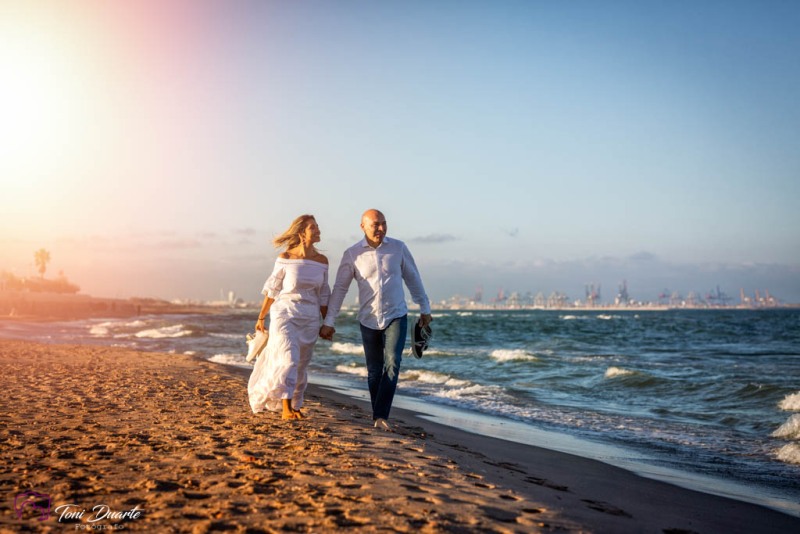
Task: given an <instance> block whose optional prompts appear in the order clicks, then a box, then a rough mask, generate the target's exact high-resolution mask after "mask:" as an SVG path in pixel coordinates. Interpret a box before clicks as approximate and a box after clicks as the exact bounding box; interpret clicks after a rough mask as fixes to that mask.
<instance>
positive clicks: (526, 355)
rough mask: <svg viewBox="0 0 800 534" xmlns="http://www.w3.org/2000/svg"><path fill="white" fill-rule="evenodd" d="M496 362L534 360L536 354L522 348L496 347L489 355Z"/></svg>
mask: <svg viewBox="0 0 800 534" xmlns="http://www.w3.org/2000/svg"><path fill="white" fill-rule="evenodd" d="M489 356H491V357H492V358H494V359H495V360H497V361H498V362H520V361H535V360H538V358H537V357H536V356H534V355H533V354H531V353H530V352H527V351H524V350H522V349H514V350H509V349H496V350H493V351H492V353H491V354H490V355H489Z"/></svg>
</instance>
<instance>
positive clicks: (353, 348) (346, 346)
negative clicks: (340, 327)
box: [331, 343, 364, 354]
mask: <svg viewBox="0 0 800 534" xmlns="http://www.w3.org/2000/svg"><path fill="white" fill-rule="evenodd" d="M331 350H332V351H333V352H338V353H339V354H364V347H363V346H362V345H358V344H357V343H331Z"/></svg>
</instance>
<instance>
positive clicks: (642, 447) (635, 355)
mask: <svg viewBox="0 0 800 534" xmlns="http://www.w3.org/2000/svg"><path fill="white" fill-rule="evenodd" d="M256 313H257V311H256V310H221V311H220V312H219V313H217V314H212V315H152V316H141V317H136V318H127V319H91V320H81V321H69V322H58V323H46V324H43V323H39V324H35V325H31V324H24V323H15V322H0V337H7V338H8V337H10V338H20V339H29V340H32V341H41V342H49V343H81V344H101V345H113V346H122V347H129V348H134V349H140V350H147V351H158V352H168V353H175V354H192V355H196V356H197V357H200V358H205V359H208V360H210V361H213V362H217V363H219V364H221V365H233V366H240V367H250V365H249V364H247V363H246V362H245V360H244V357H245V354H246V349H247V347H246V344H245V335H246V334H247V333H248V332H251V331H252V329H253V325H254V319H255V317H256ZM433 316H434V322H433V324H432V326H433V329H434V337H433V339H432V342H431V347H430V349H429V350H428V351H427V352H426V353H425V355H424V357H423V358H422V359H416V358H414V357H413V356H412V355H411V354H410V353H408V351H407V352H406V355H404V358H403V364H402V369H401V375H400V386H399V389H398V394H399V396H398V397H397V400H396V401H395V405H396V406H400V407H409V408H411V409H415V410H421V411H423V412H425V413H428V414H431V416H432V417H435V418H436V419H437V420H438V421H440V422H444V423H446V424H457V425H459V426H462V427H464V429H465V430H468V431H472V432H479V433H486V434H489V435H494V436H497V437H504V438H506V439H512V440H515V441H521V442H524V443H528V444H531V445H541V446H545V447H548V448H555V449H560V450H563V451H566V452H571V453H574V454H580V455H582V456H587V457H593V458H596V459H599V460H601V461H605V462H607V463H612V464H615V465H620V466H622V467H625V468H627V469H630V470H633V471H635V472H638V473H640V474H642V475H644V476H649V477H652V478H659V479H663V480H666V481H669V482H672V483H675V484H678V485H682V486H685V487H691V488H695V489H700V490H703V491H708V492H711V493H717V494H722V495H726V496H731V497H734V498H737V499H740V500H745V501H749V502H756V503H759V504H763V505H766V506H769V507H771V508H775V509H778V510H781V511H784V512H786V513H790V514H792V515H796V516H800V310H792V309H768V310H669V311H634V310H625V311H616V310H614V311H602V312H600V311H577V310H575V311H550V310H474V311H455V310H452V311H451V310H448V311H437V312H434V315H433ZM412 317H413V314H412ZM311 381H312V382H314V383H318V384H321V385H325V386H328V387H335V388H337V389H339V390H342V391H345V392H353V394H360V395H361V396H363V395H365V394H366V368H365V366H364V360H363V351H362V349H361V341H360V333H359V328H358V323H357V321H356V317H355V312H354V311H353V310H346V311H344V312H343V313H342V314H341V315H340V317H339V320H338V321H337V332H336V336H335V340H334V342H333V343H331V342H327V341H322V340H321V341H320V342H319V343H318V344H317V350H316V352H315V356H314V360H313V362H312V366H311Z"/></svg>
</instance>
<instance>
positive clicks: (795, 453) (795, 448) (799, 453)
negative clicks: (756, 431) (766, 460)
mask: <svg viewBox="0 0 800 534" xmlns="http://www.w3.org/2000/svg"><path fill="white" fill-rule="evenodd" d="M775 456H777V458H778V460H780V461H782V462H786V463H787V464H800V445H797V444H796V443H789V444H788V445H784V446H783V447H781V448H780V449H778V451H777V453H776V454H775Z"/></svg>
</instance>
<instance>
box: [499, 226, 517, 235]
mask: <svg viewBox="0 0 800 534" xmlns="http://www.w3.org/2000/svg"><path fill="white" fill-rule="evenodd" d="M500 231H501V232H503V233H504V234H506V235H507V236H508V237H517V236H518V235H519V228H511V229H510V230H506V229H505V228H501V229H500Z"/></svg>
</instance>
